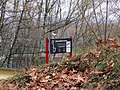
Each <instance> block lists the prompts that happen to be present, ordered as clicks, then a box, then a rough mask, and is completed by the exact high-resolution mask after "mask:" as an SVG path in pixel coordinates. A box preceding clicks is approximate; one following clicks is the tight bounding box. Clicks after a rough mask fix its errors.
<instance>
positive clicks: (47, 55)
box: [46, 37, 49, 64]
mask: <svg viewBox="0 0 120 90" xmlns="http://www.w3.org/2000/svg"><path fill="white" fill-rule="evenodd" d="M48 42H49V40H48V37H46V64H48V62H49V51H48V48H49V47H48V46H49V44H48Z"/></svg>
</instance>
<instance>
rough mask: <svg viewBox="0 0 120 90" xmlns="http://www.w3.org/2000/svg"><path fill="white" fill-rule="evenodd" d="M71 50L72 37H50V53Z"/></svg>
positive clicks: (68, 51)
mask: <svg viewBox="0 0 120 90" xmlns="http://www.w3.org/2000/svg"><path fill="white" fill-rule="evenodd" d="M70 52H72V38H62V39H50V53H51V54H56V53H70Z"/></svg>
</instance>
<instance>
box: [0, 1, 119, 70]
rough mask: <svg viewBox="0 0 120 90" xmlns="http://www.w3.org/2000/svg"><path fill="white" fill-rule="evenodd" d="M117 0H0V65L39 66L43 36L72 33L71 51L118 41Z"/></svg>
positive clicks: (58, 35) (68, 34) (76, 51)
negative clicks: (102, 42)
mask: <svg viewBox="0 0 120 90" xmlns="http://www.w3.org/2000/svg"><path fill="white" fill-rule="evenodd" d="M119 5H120V0H0V66H1V67H10V68H18V69H21V68H26V67H29V66H31V65H40V64H41V63H44V61H43V62H41V60H42V59H41V57H42V53H43V52H44V51H45V37H46V35H47V36H48V37H49V38H52V36H51V33H56V34H57V36H56V37H55V38H65V37H70V36H72V38H73V53H74V54H75V53H78V52H81V51H83V50H85V49H86V48H92V47H93V46H94V42H95V40H96V39H98V38H101V39H106V38H109V37H115V38H118V40H120V6H119Z"/></svg>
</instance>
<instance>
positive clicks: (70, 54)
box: [69, 36, 72, 58]
mask: <svg viewBox="0 0 120 90" xmlns="http://www.w3.org/2000/svg"><path fill="white" fill-rule="evenodd" d="M70 38H71V39H72V36H70ZM71 48H72V42H71ZM69 56H70V58H71V57H72V51H71V52H70V53H69Z"/></svg>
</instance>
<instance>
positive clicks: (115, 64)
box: [0, 48, 120, 90]
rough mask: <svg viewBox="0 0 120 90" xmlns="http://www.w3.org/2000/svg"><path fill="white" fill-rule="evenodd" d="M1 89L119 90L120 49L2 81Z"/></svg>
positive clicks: (89, 54) (88, 54) (92, 52)
mask: <svg viewBox="0 0 120 90" xmlns="http://www.w3.org/2000/svg"><path fill="white" fill-rule="evenodd" d="M0 90H120V50H118V49H113V48H112V49H110V48H109V49H105V48H104V49H101V50H98V49H93V50H90V51H88V52H85V53H83V54H80V55H77V56H73V57H72V58H71V59H69V60H65V61H61V62H57V63H55V62H54V63H50V64H48V65H42V66H39V67H36V66H32V67H31V68H29V69H28V70H26V71H25V72H24V73H23V74H20V75H17V76H15V77H13V78H9V79H6V80H0Z"/></svg>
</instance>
